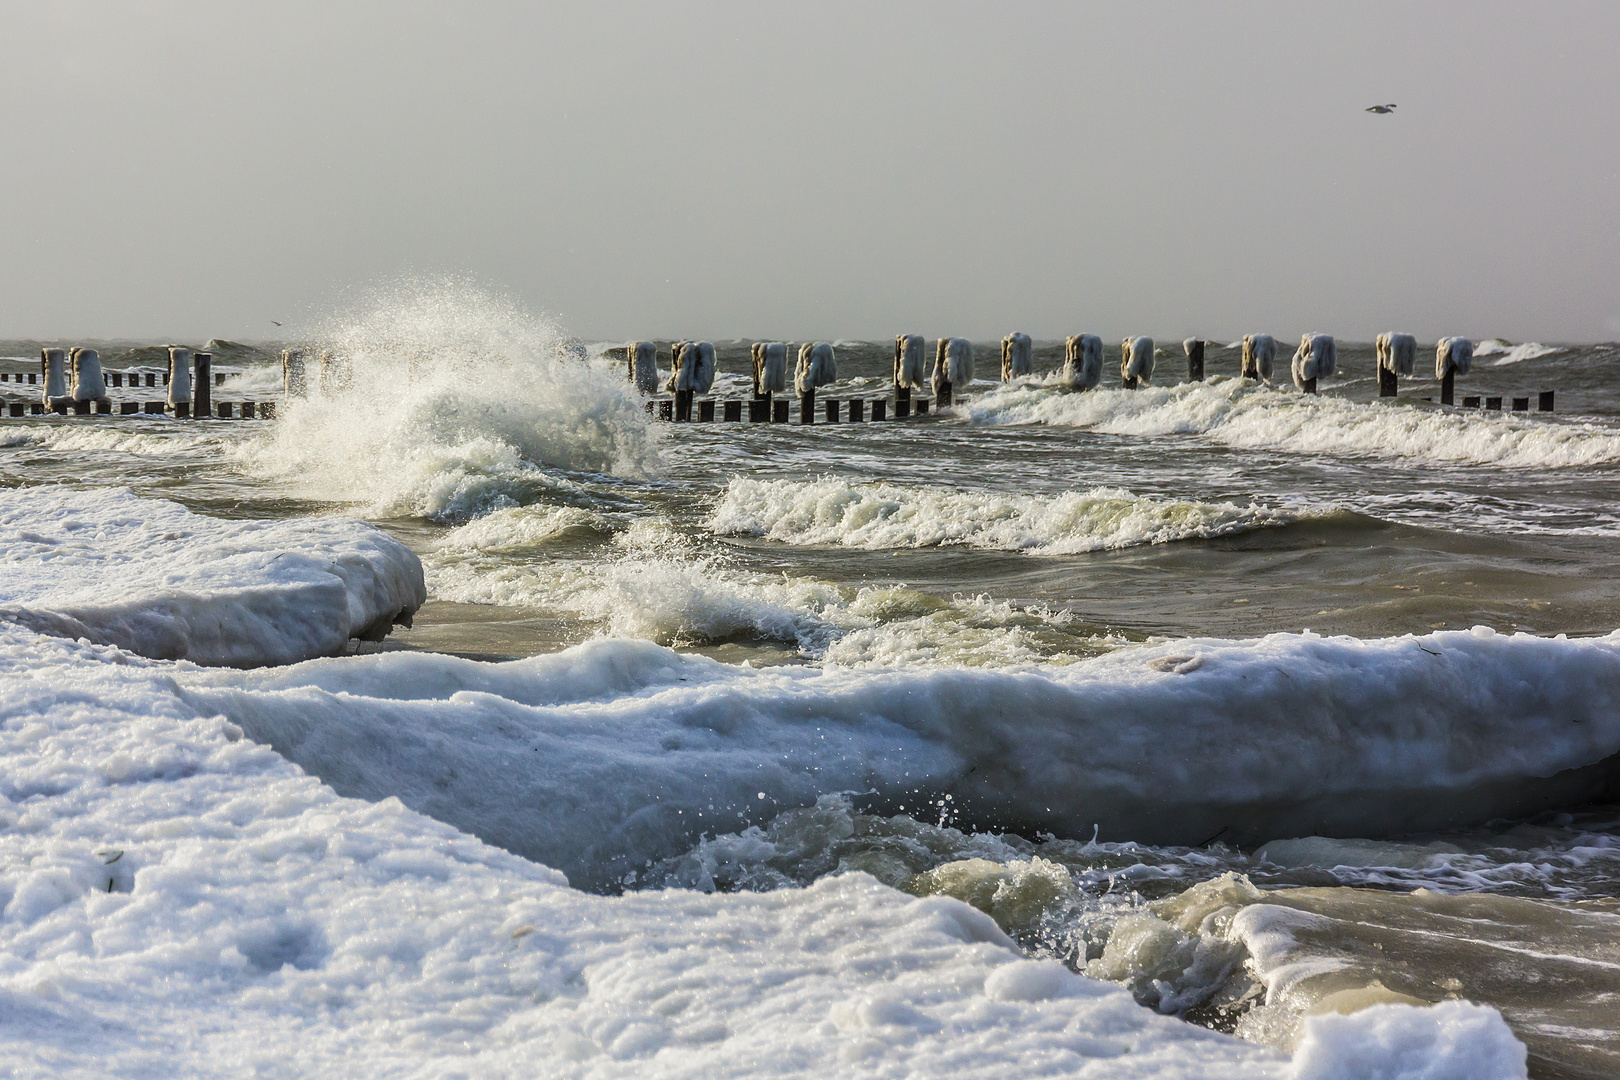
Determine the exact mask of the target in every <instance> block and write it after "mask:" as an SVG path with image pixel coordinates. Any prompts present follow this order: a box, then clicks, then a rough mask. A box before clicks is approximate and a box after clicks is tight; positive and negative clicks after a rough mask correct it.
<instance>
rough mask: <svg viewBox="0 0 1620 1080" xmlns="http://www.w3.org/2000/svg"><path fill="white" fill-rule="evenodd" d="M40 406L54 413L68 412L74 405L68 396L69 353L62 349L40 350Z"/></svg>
mask: <svg viewBox="0 0 1620 1080" xmlns="http://www.w3.org/2000/svg"><path fill="white" fill-rule="evenodd" d="M39 368H40V371H39V375H40V378H41V379H42V380H44V384H43V385H42V386H41V387H40V391H39V397H40V405H41V406H43V407H44V408H45V409H50V410H52V411H54V412H67V410H68V407H69V406H70V405H72V404H73V398H72V397H71V396H69V394H68V377H67V353H66V352H65V351H63V350H62V349H41V350H39Z"/></svg>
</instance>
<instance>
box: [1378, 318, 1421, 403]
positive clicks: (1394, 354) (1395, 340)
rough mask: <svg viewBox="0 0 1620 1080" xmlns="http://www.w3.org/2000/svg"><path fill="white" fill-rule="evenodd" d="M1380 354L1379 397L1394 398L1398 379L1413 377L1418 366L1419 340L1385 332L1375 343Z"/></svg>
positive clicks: (1409, 335)
mask: <svg viewBox="0 0 1620 1080" xmlns="http://www.w3.org/2000/svg"><path fill="white" fill-rule="evenodd" d="M1373 346H1374V349H1375V351H1376V352H1377V354H1378V396H1379V397H1394V396H1395V390H1396V386H1397V379H1399V378H1400V377H1401V376H1403V375H1404V376H1407V377H1408V378H1410V377H1411V374H1412V371H1413V369H1414V368H1415V367H1416V366H1417V339H1416V338H1414V337H1413V336H1412V335H1411V334H1397V333H1395V332H1393V331H1385V332H1384V333H1382V334H1379V335H1378V337H1377V339H1376V340H1375V341H1374V343H1373Z"/></svg>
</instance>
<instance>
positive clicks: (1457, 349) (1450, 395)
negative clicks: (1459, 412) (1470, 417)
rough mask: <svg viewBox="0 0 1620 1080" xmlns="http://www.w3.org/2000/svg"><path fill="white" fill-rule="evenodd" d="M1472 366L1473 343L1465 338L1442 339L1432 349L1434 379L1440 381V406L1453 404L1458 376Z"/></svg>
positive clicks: (1464, 373) (1466, 372)
mask: <svg viewBox="0 0 1620 1080" xmlns="http://www.w3.org/2000/svg"><path fill="white" fill-rule="evenodd" d="M1473 364H1474V343H1473V342H1472V341H1469V340H1468V339H1467V338H1460V337H1443V338H1441V339H1440V340H1439V342H1437V343H1436V344H1435V347H1434V377H1435V378H1437V379H1439V380H1440V404H1442V405H1451V404H1454V403H1455V400H1456V398H1455V391H1456V380H1457V376H1458V375H1467V374H1468V369H1469V368H1470V367H1472V366H1473Z"/></svg>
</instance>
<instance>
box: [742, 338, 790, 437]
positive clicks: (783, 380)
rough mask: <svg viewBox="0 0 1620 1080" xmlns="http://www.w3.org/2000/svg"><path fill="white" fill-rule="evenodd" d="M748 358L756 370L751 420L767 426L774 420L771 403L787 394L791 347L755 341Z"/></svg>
mask: <svg viewBox="0 0 1620 1080" xmlns="http://www.w3.org/2000/svg"><path fill="white" fill-rule="evenodd" d="M749 354H750V357H751V358H752V360H753V366H754V400H753V401H751V402H749V404H748V419H749V421H750V422H751V423H756V424H768V423H771V422H772V421H773V420H774V419H775V415H774V412H773V407H772V404H771V403H772V401H773V400H774V399H775V396H776V395H777V394H782V393H786V392H787V367H788V364H787V359H788V347H787V345H786V344H784V343H783V342H780V341H756V342H754V344H753V345H752V346H750V348H749ZM782 404H784V405H785V404H787V403H786V402H783V403H782Z"/></svg>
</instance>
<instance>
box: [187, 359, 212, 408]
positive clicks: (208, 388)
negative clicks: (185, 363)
mask: <svg viewBox="0 0 1620 1080" xmlns="http://www.w3.org/2000/svg"><path fill="white" fill-rule="evenodd" d="M191 362H192V369H191V370H192V374H193V376H194V379H193V382H192V390H191V394H192V403H191V414H192V415H193V416H212V415H213V412H214V354H213V353H209V352H199V353H194V354H193V355H192V358H191Z"/></svg>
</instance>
